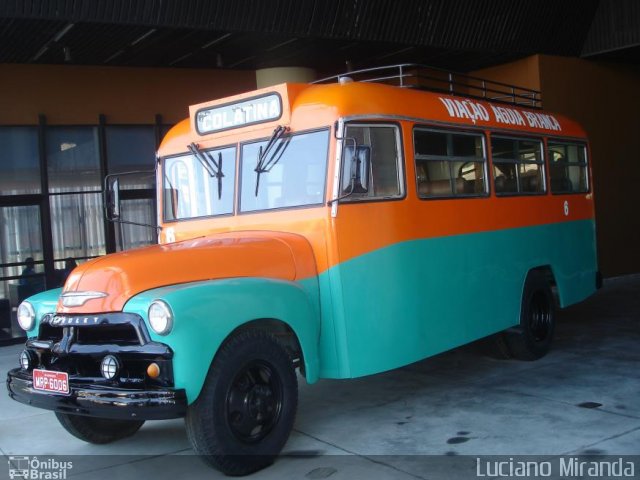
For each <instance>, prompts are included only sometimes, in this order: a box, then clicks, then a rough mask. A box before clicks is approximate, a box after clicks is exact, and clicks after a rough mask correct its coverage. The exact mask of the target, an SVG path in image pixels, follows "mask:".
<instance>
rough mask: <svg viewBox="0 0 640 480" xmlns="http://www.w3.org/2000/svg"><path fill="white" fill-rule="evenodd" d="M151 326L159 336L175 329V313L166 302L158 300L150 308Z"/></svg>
mask: <svg viewBox="0 0 640 480" xmlns="http://www.w3.org/2000/svg"><path fill="white" fill-rule="evenodd" d="M149 324H150V325H151V328H152V329H153V331H154V332H156V333H157V334H158V335H166V334H167V333H169V332H170V331H171V329H172V328H173V313H171V308H169V305H167V303H166V302H163V301H162V300H156V301H155V302H153V303H152V304H151V306H149Z"/></svg>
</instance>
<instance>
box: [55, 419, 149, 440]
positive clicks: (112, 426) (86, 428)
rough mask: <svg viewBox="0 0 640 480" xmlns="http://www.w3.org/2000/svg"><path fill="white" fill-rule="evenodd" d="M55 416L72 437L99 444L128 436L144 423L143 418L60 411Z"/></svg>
mask: <svg viewBox="0 0 640 480" xmlns="http://www.w3.org/2000/svg"><path fill="white" fill-rule="evenodd" d="M56 417H57V419H58V421H59V422H60V425H62V427H63V428H64V429H65V430H66V431H67V432H69V433H70V434H71V435H73V436H74V437H76V438H79V439H80V440H83V441H85V442H88V443H95V444H99V445H100V444H105V443H111V442H115V441H116V440H120V439H123V438H127V437H130V436H131V435H133V434H134V433H136V432H137V431H138V430H140V427H142V425H143V424H144V420H113V419H110V418H95V417H85V416H82V415H74V414H71V413H60V412H56Z"/></svg>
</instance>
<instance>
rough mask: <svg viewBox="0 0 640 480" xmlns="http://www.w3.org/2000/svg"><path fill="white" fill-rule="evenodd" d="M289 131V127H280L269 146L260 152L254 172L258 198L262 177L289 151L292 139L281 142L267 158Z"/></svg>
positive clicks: (274, 133) (272, 136)
mask: <svg viewBox="0 0 640 480" xmlns="http://www.w3.org/2000/svg"><path fill="white" fill-rule="evenodd" d="M288 130H289V127H284V126H282V125H278V126H277V127H276V128H275V130H274V131H273V135H271V138H270V139H269V142H267V146H266V147H265V148H264V150H263V149H262V147H260V150H259V152H258V162H257V163H256V168H254V169H253V170H254V172H256V174H257V175H256V197H257V196H258V190H259V189H260V175H261V174H263V173H267V172H269V171H270V170H271V169H272V168H273V166H274V165H275V164H276V163H278V162H279V161H280V158H282V155H283V154H284V151H285V150H286V149H287V145H289V141H291V137H289V138H288V139H286V140H284V141H282V142H280V143H279V144H278V146H277V147H276V149H275V150H274V151H273V154H271V155H270V156H269V157H268V158H267V156H268V155H269V154H270V153H271V150H272V149H273V146H274V145H275V144H276V143H277V142H278V140H280V139H281V138H282V137H283V136H284V134H285V133H287V131H288Z"/></svg>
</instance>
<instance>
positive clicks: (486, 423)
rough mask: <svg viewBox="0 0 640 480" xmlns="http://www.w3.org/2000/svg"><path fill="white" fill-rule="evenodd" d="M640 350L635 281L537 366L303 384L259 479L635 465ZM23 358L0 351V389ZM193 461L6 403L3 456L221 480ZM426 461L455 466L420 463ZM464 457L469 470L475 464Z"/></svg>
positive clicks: (428, 365) (167, 448)
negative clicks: (93, 434)
mask: <svg viewBox="0 0 640 480" xmlns="http://www.w3.org/2000/svg"><path fill="white" fill-rule="evenodd" d="M639 345H640V276H632V277H625V278H619V279H613V280H610V281H608V282H607V283H606V284H605V287H604V288H603V289H602V290H601V291H600V292H599V293H598V294H597V295H595V296H594V297H592V298H591V299H590V300H588V301H586V302H584V303H582V304H580V305H577V306H574V307H572V308H570V309H567V310H564V311H561V312H560V313H559V326H558V329H557V337H556V342H555V348H554V350H553V352H552V353H551V354H549V355H548V356H547V357H545V358H543V359H542V360H539V361H537V362H532V363H531V362H517V361H504V360H495V359H492V358H488V357H486V356H482V355H481V354H480V353H479V352H478V351H477V348H476V347H474V346H468V347H465V348H461V349H457V350H454V351H451V352H448V353H446V354H443V355H439V356H437V357H434V358H431V359H428V360H425V361H423V362H420V363H416V364H413V365H411V366H408V367H406V368H403V369H400V370H396V371H393V372H387V373H384V374H380V375H374V376H371V377H367V378H362V379H357V380H350V381H328V380H324V381H321V382H319V383H318V384H316V385H312V386H307V385H304V382H302V386H301V391H300V406H299V412H298V418H297V421H296V425H295V430H294V432H293V434H292V436H291V438H290V440H289V442H288V444H287V446H286V447H285V452H286V453H289V454H291V455H290V456H286V457H283V458H281V459H279V460H278V461H277V462H276V463H275V464H274V465H273V466H272V467H270V468H268V469H266V470H263V471H262V472H259V473H257V474H254V475H253V476H252V477H251V478H257V479H271V478H273V479H276V478H277V479H282V478H301V479H304V478H309V479H319V478H327V477H331V479H332V480H333V479H354V478H385V479H386V478H389V479H410V478H414V479H415V478H423V479H432V478H451V475H449V473H450V472H448V470H447V469H448V468H449V467H448V466H447V463H446V462H445V461H444V460H446V459H451V458H456V457H452V456H453V455H471V456H473V455H498V454H504V455H519V454H532V455H539V454H540V455H542V454H545V455H546V454H548V455H550V454H569V455H581V454H612V455H622V454H635V455H638V454H640V397H639V395H638V394H639V392H640V368H638V367H639V365H640V348H638V347H639ZM20 349H21V347H20V346H12V347H3V348H0V378H5V375H6V371H7V370H8V369H9V368H13V366H14V365H16V362H17V354H18V352H19V351H20ZM190 453H191V451H190V449H189V445H188V442H187V438H186V435H185V432H184V428H183V424H182V421H180V420H175V421H161V422H148V423H147V424H146V425H145V426H144V427H143V428H142V430H141V431H140V432H139V433H138V434H137V435H135V436H134V437H132V438H129V439H126V440H122V441H120V442H116V443H114V444H111V445H108V446H95V445H89V444H85V443H83V442H81V441H79V440H76V439H75V438H73V437H71V436H70V435H68V434H67V433H66V432H65V431H64V430H63V429H62V427H60V426H59V425H58V423H57V421H56V419H55V417H54V415H53V414H52V413H49V412H46V411H43V410H38V409H34V408H30V407H26V406H24V405H21V404H18V403H16V402H14V401H12V400H10V399H9V398H8V397H7V396H6V395H5V394H4V393H2V392H0V455H4V456H5V457H8V456H9V455H39V456H40V458H42V459H44V458H46V456H47V455H54V454H58V455H82V456H83V457H73V458H84V459H86V458H90V459H91V461H90V462H86V461H85V462H84V463H82V465H81V466H80V467H78V468H75V469H74V470H73V471H72V472H70V474H71V476H72V478H81V479H84V478H87V479H98V478H105V479H106V478H157V479H163V478H167V479H170V478H181V477H188V478H189V479H192V478H208V479H210V478H219V477H221V475H220V474H218V473H217V472H213V471H211V470H209V469H208V468H207V467H205V466H204V465H203V464H201V463H200V462H199V461H198V460H197V459H196V458H193V457H190ZM171 454H174V455H171ZM87 455H96V456H95V457H86V456H87ZM423 455H447V456H446V457H432V458H434V462H432V463H431V464H429V465H426V464H425V462H424V461H423V460H424V458H426V457H423ZM185 458H186V459H187V460H185ZM457 458H466V459H469V462H471V461H473V465H472V464H471V463H469V465H468V472H469V473H470V472H472V470H473V469H475V458H473V457H457ZM437 459H439V460H440V463H438V462H436V461H435V460H437ZM5 460H6V458H5ZM2 463H4V462H2ZM4 465H7V464H6V463H5V464H4ZM638 473H639V474H640V472H638ZM5 475H7V476H8V473H7V470H6V469H5V467H4V466H3V465H0V478H3V477H4V476H5ZM467 478H468V477H467Z"/></svg>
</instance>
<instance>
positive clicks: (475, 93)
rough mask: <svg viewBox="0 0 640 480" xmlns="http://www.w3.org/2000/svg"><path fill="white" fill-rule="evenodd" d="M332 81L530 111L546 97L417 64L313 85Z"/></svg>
mask: <svg viewBox="0 0 640 480" xmlns="http://www.w3.org/2000/svg"><path fill="white" fill-rule="evenodd" d="M332 81H337V82H348V81H356V82H373V83H384V84H387V85H393V86H396V87H400V88H413V89H417V90H428V91H431V92H440V93H446V94H448V95H457V96H462V97H471V98H477V99H481V100H488V101H491V102H499V103H507V104H510V105H519V106H522V107H528V108H536V109H541V108H542V95H541V93H540V92H539V91H537V90H532V89H529V88H524V87H518V86H517V85H510V84H508V83H501V82H494V81H493V80H487V79H484V78H480V77H473V76H471V75H467V74H464V73H458V72H452V71H449V70H445V69H442V68H437V67H430V66H428V65H420V64H415V63H403V64H400V65H389V66H384V67H373V68H365V69H361V70H353V71H351V72H347V73H342V74H340V75H334V76H331V77H327V78H322V79H320V80H316V81H314V82H311V83H330V82H332Z"/></svg>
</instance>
